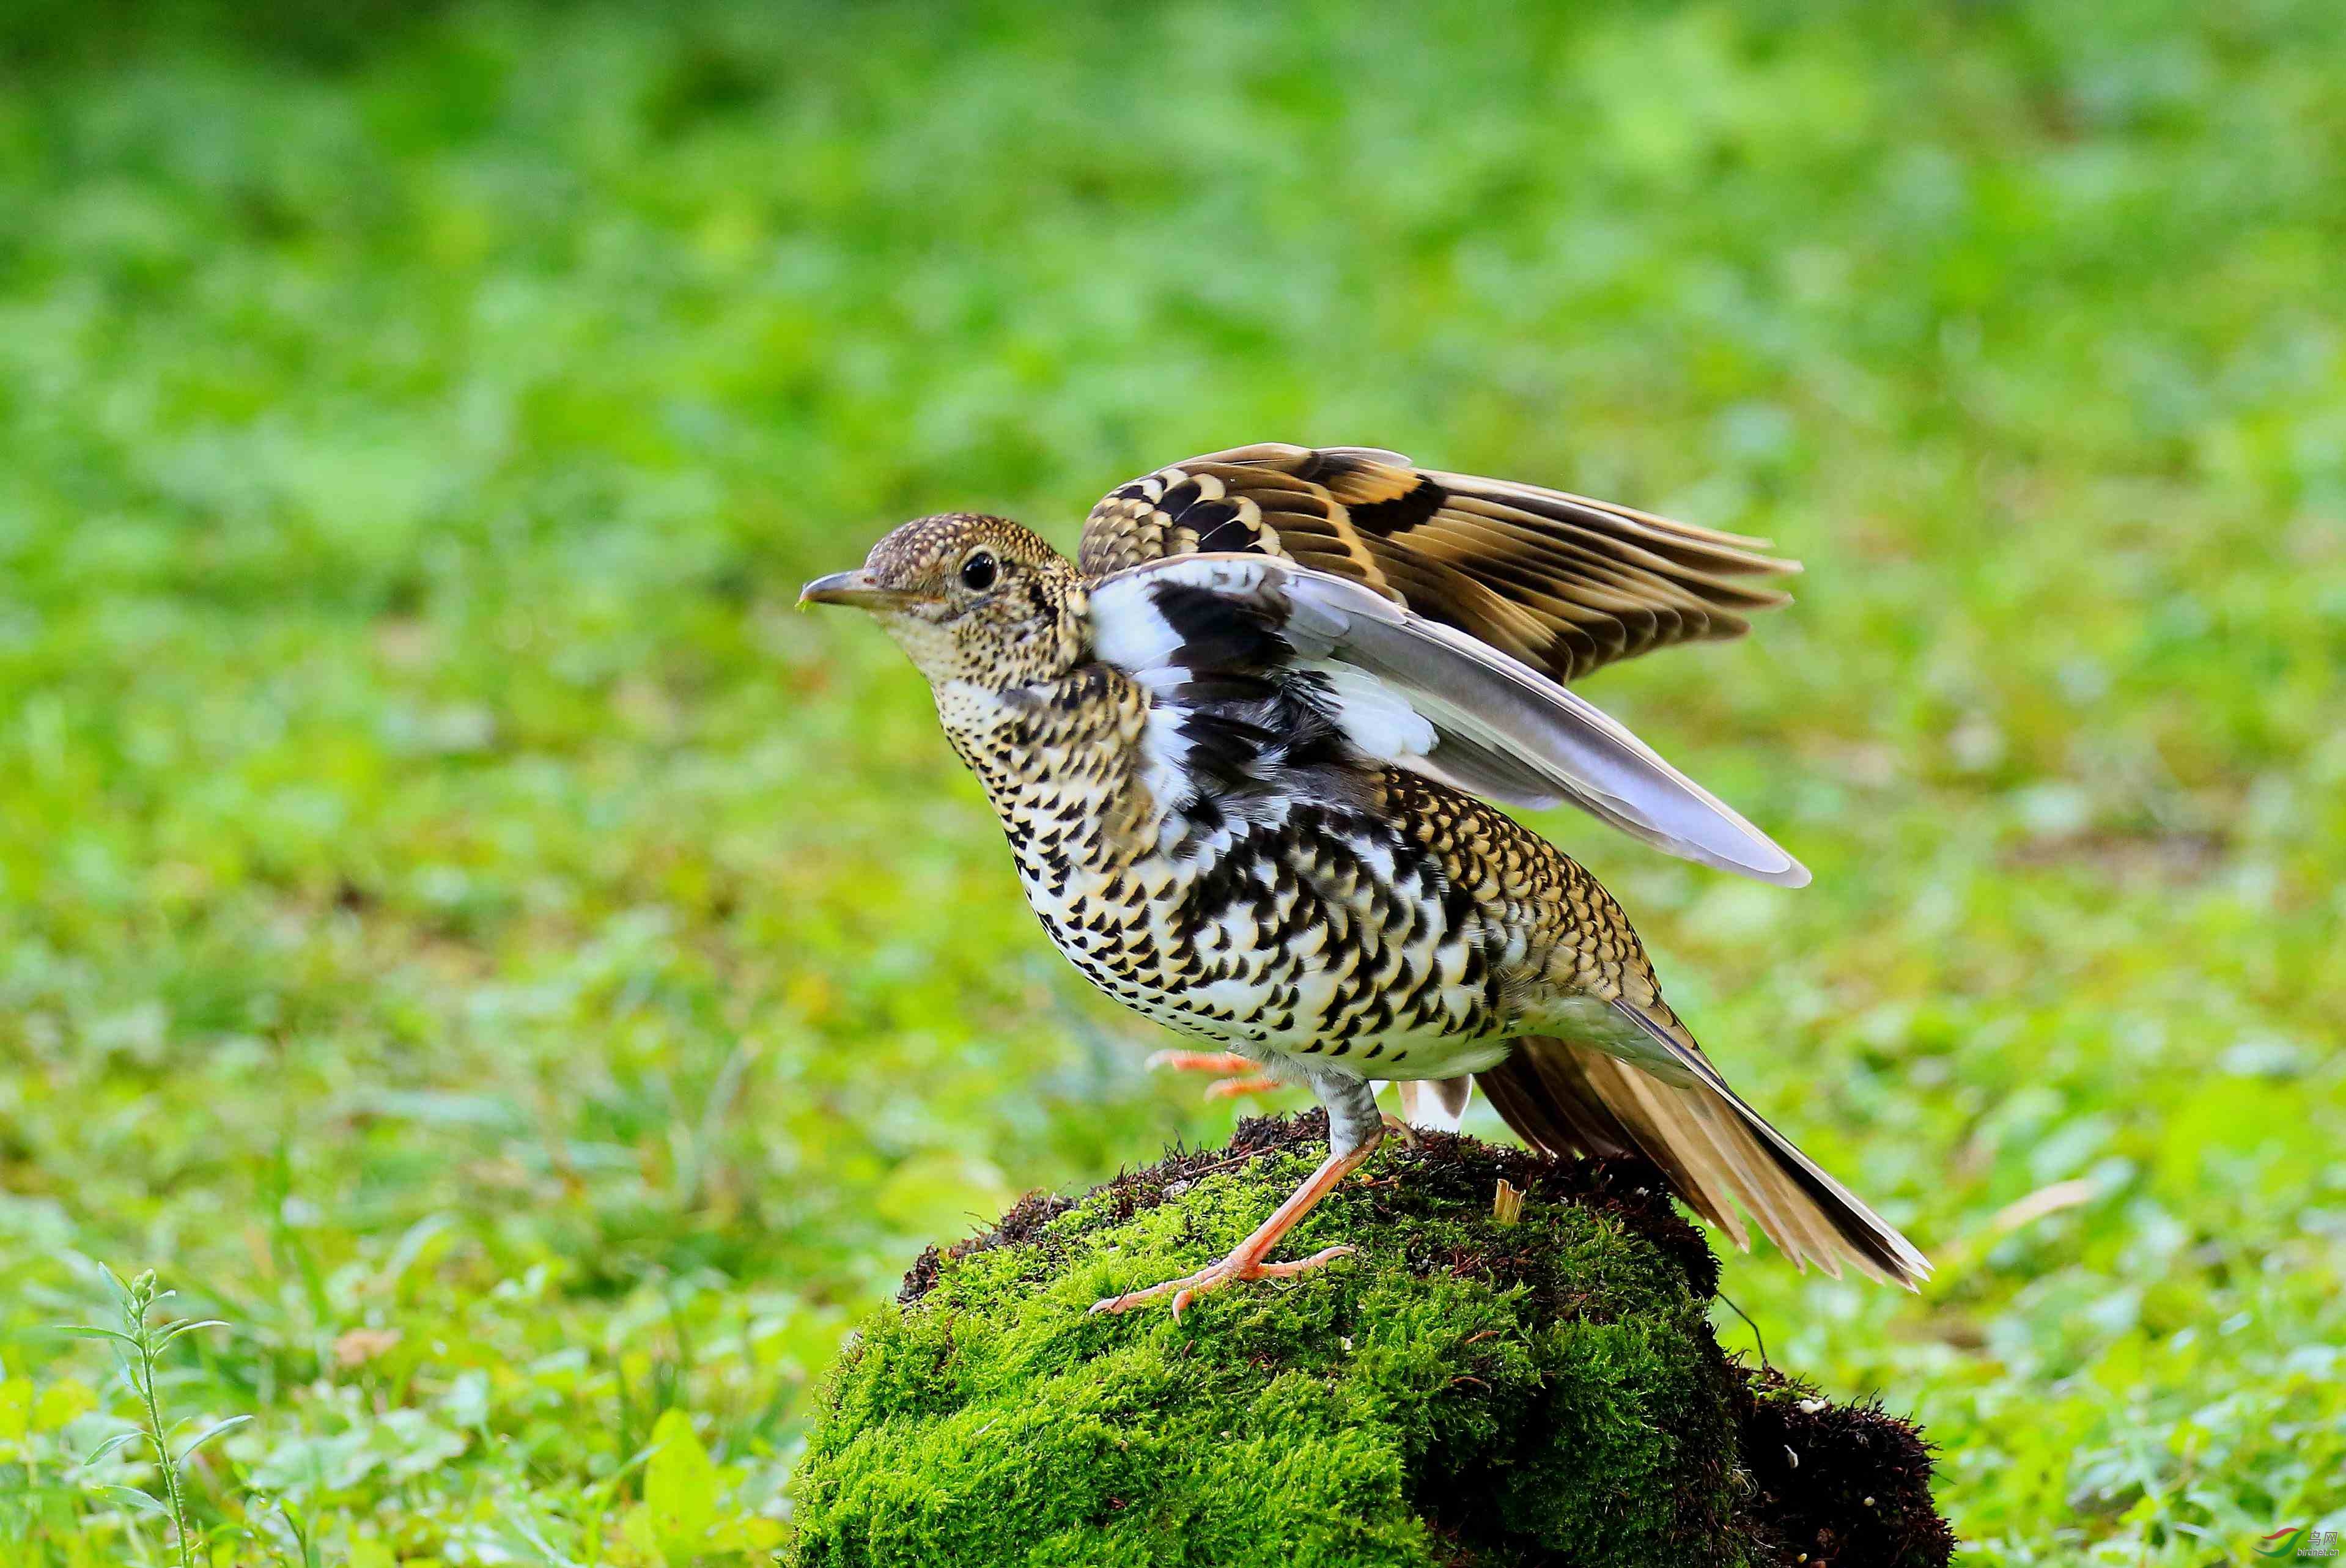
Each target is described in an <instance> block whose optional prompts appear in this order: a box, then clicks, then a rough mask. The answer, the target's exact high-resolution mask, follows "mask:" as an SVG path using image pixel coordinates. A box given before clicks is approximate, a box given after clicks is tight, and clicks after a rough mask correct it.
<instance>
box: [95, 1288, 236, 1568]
mask: <svg viewBox="0 0 2346 1568" xmlns="http://www.w3.org/2000/svg"><path fill="white" fill-rule="evenodd" d="M106 1282H107V1284H108V1285H110V1286H111V1287H113V1288H114V1293H115V1298H116V1300H117V1303H118V1305H119V1306H120V1308H121V1312H122V1327H121V1328H119V1329H107V1328H104V1327H101V1326H99V1325H97V1324H95V1323H75V1324H70V1325H67V1326H66V1329H65V1331H66V1333H68V1334H72V1335H76V1336H77V1337H79V1338H81V1339H105V1340H107V1341H108V1342H110V1343H111V1344H112V1345H113V1346H114V1352H115V1355H116V1356H117V1358H118V1359H119V1360H120V1361H121V1365H122V1378H123V1381H124V1382H125V1384H127V1385H128V1388H129V1390H130V1393H131V1396H132V1397H133V1399H134V1400H136V1401H137V1402H138V1424H137V1425H134V1426H133V1427H132V1428H131V1429H130V1430H129V1431H126V1432H117V1433H116V1434H115V1435H114V1436H112V1437H110V1438H108V1439H107V1440H106V1441H104V1442H102V1443H100V1444H98V1445H97V1449H96V1450H95V1451H93V1452H92V1453H91V1454H90V1456H89V1458H87V1460H84V1461H82V1465H83V1468H84V1469H88V1468H90V1467H92V1466H95V1465H96V1464H97V1463H98V1461H101V1460H104V1459H105V1458H107V1456H108V1455H110V1454H112V1453H114V1452H115V1451H117V1450H119V1449H123V1448H126V1447H128V1445H130V1444H132V1443H134V1442H138V1441H142V1440H143V1441H145V1442H146V1443H147V1445H148V1447H149V1448H151V1449H152V1450H153V1451H154V1452H155V1464H156V1468H158V1470H160V1471H162V1472H163V1495H162V1496H161V1497H159V1498H158V1497H157V1496H156V1495H155V1494H154V1493H153V1492H148V1491H147V1490H145V1489H144V1488H142V1487H136V1486H128V1485H124V1484H120V1483H109V1484H107V1485H103V1486H99V1487H97V1488H95V1489H94V1490H95V1491H97V1492H98V1493H99V1494H100V1495H102V1496H105V1497H107V1498H110V1499H113V1500H115V1501H117V1502H126V1503H128V1504H129V1505H130V1506H132V1507H133V1508H136V1509H138V1510H140V1511H141V1512H148V1513H156V1514H160V1515H162V1516H163V1517H165V1518H167V1519H168V1520H169V1521H170V1522H171V1530H172V1533H173V1535H174V1537H175V1539H176V1541H177V1543H178V1546H179V1568H194V1563H195V1555H194V1537H193V1534H192V1532H191V1531H190V1527H189V1522H188V1499H187V1492H186V1489H185V1488H184V1487H182V1486H181V1485H180V1484H179V1472H180V1471H181V1470H182V1469H183V1468H184V1467H185V1466H186V1464H187V1462H188V1461H189V1459H190V1458H191V1457H193V1456H194V1454H195V1452H196V1451H197V1450H199V1449H200V1448H202V1447H203V1446H204V1445H205V1444H206V1443H208V1442H209V1441H212V1440H213V1439H214V1438H217V1437H219V1436H220V1435H221V1434H222V1433H223V1432H227V1431H231V1430H233V1429H235V1428H237V1427H239V1426H241V1425H243V1424H244V1423H245V1422H246V1421H249V1420H251V1419H252V1418H251V1417H250V1416H249V1415H246V1416H230V1417H228V1418H227V1419H226V1420H217V1421H214V1422H213V1423H212V1424H211V1425H209V1426H208V1427H206V1428H205V1429H204V1430H203V1431H199V1432H198V1433H197V1434H196V1435H195V1436H194V1437H192V1438H190V1439H189V1440H188V1441H187V1442H186V1443H185V1444H184V1445H182V1446H181V1447H180V1449H179V1451H178V1452H176V1453H174V1452H173V1451H172V1450H171V1428H170V1427H167V1426H165V1425H164V1423H163V1411H162V1407H161V1404H160V1402H159V1401H158V1400H157V1399H156V1396H155V1369H156V1366H157V1364H158V1362H159V1360H160V1359H161V1357H162V1354H163V1351H164V1350H165V1349H167V1348H168V1347H169V1345H170V1344H171V1342H172V1341H173V1340H175V1339H179V1337H180V1336H181V1335H182V1334H192V1333H194V1332H195V1331H196V1330H197V1329H224V1328H226V1327H228V1325H227V1324H225V1323H223V1322H221V1321H220V1320H219V1319H217V1318H206V1319H189V1320H188V1321H185V1322H179V1323H173V1324H171V1325H170V1326H169V1327H168V1328H159V1329H158V1328H157V1327H156V1326H155V1325H154V1324H152V1323H150V1322H149V1321H148V1316H149V1315H150V1314H151V1313H152V1312H153V1311H154V1309H155V1308H158V1307H159V1306H161V1305H162V1304H163V1303H164V1302H166V1301H168V1300H169V1299H170V1298H171V1297H172V1296H173V1295H174V1294H175V1292H172V1291H169V1290H158V1289H156V1288H155V1271H154V1270H153V1269H151V1268H150V1269H148V1270H147V1271H146V1272H145V1273H143V1274H141V1275H139V1276H138V1278H136V1279H133V1280H132V1281H131V1282H130V1283H129V1284H128V1285H125V1284H123V1283H122V1281H121V1279H120V1278H117V1276H116V1274H115V1272H114V1271H113V1270H112V1269H110V1268H109V1269H107V1270H106ZM176 1424H177V1423H176V1422H175V1423H173V1425H176Z"/></svg>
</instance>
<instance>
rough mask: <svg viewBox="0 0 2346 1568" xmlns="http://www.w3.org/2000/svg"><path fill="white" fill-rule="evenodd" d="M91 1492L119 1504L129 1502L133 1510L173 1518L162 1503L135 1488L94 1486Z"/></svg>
mask: <svg viewBox="0 0 2346 1568" xmlns="http://www.w3.org/2000/svg"><path fill="white" fill-rule="evenodd" d="M90 1491H92V1492H95V1493H97V1495H98V1496H100V1497H107V1498H112V1499H114V1500H115V1501H116V1502H127V1503H128V1504H130V1506H131V1507H133V1508H143V1509H145V1510H146V1511H147V1512H149V1513H159V1514H161V1515H162V1516H163V1517H164V1518H166V1519H168V1518H170V1517H171V1511H170V1510H169V1509H168V1508H166V1507H164V1506H163V1505H162V1503H160V1502H158V1501H156V1500H155V1499H154V1498H153V1497H151V1496H149V1495H148V1493H146V1492H141V1491H139V1490H138V1488H137V1487H135V1486H94V1487H92V1488H90Z"/></svg>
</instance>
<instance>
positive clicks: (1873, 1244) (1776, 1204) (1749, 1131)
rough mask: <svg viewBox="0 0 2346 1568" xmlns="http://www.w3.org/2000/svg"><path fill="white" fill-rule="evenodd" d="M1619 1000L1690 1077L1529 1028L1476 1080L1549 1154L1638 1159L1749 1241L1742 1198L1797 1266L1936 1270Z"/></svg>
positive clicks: (1659, 1025) (1877, 1274)
mask: <svg viewBox="0 0 2346 1568" xmlns="http://www.w3.org/2000/svg"><path fill="white" fill-rule="evenodd" d="M1616 1006H1617V1008H1618V1009H1619V1011H1621V1012H1622V1013H1624V1014H1626V1015H1627V1016H1629V1017H1631V1018H1633V1019H1635V1020H1637V1023H1639V1024H1641V1025H1642V1026H1643V1027H1644V1028H1645V1029H1646V1031H1647V1033H1650V1034H1652V1035H1653V1036H1654V1037H1655V1038H1656V1039H1658V1040H1659V1041H1660V1042H1662V1043H1663V1044H1666V1045H1667V1046H1668V1047H1669V1049H1670V1051H1671V1054H1673V1055H1675V1056H1677V1057H1678V1059H1679V1060H1680V1061H1681V1062H1682V1063H1683V1064H1684V1065H1685V1066H1686V1067H1687V1068H1688V1074H1689V1076H1690V1081H1689V1082H1688V1083H1686V1084H1671V1083H1666V1082H1664V1081H1663V1080H1662V1079H1660V1078H1658V1077H1656V1076H1654V1075H1653V1074H1650V1073H1647V1071H1645V1070H1644V1069H1643V1068H1640V1067H1637V1066H1634V1065H1632V1064H1629V1063H1627V1062H1625V1061H1622V1060H1621V1059H1620V1058H1618V1057H1616V1056H1613V1055H1609V1054H1607V1053H1606V1052H1604V1051H1602V1050H1600V1049H1598V1048H1596V1046H1593V1045H1582V1044H1575V1043H1573V1042H1570V1041H1566V1040H1558V1039H1555V1038H1552V1037H1550V1036H1547V1035H1537V1034H1535V1035H1525V1036H1524V1037H1523V1038H1521V1039H1519V1040H1517V1041H1516V1043H1515V1051H1514V1053H1513V1054H1510V1055H1509V1056H1508V1058H1507V1059H1506V1060H1505V1062H1502V1063H1501V1064H1498V1065H1497V1066H1495V1067H1493V1068H1489V1069H1486V1070H1485V1071H1484V1072H1482V1073H1480V1074H1476V1075H1475V1082H1476V1083H1477V1084H1481V1085H1482V1087H1483V1091H1484V1094H1486V1095H1489V1096H1490V1100H1491V1104H1492V1105H1493V1107H1494V1109H1496V1110H1497V1111H1498V1113H1499V1115H1501V1116H1502V1117H1503V1118H1505V1121H1506V1123H1507V1125H1509V1126H1511V1127H1513V1128H1514V1129H1515V1132H1516V1133H1517V1134H1518V1135H1521V1136H1522V1137H1523V1138H1524V1139H1525V1141H1526V1142H1528V1143H1530V1144H1531V1145H1534V1146H1535V1147H1536V1148H1539V1149H1542V1150H1545V1152H1547V1153H1550V1154H1558V1155H1564V1154H1574V1153H1586V1154H1592V1155H1639V1156H1644V1157H1645V1158H1646V1159H1647V1160H1650V1161H1652V1162H1653V1163H1654V1164H1655V1165H1656V1166H1659V1167H1660V1168H1661V1171H1662V1174H1663V1175H1664V1176H1668V1178H1669V1182H1670V1186H1671V1187H1672V1188H1673V1189H1674V1190H1675V1191H1676V1192H1677V1194H1678V1196H1679V1197H1680V1198H1681V1199H1682V1200H1684V1201H1685V1203H1686V1204H1687V1206H1688V1207H1690V1208H1692V1209H1694V1210H1695V1212H1697V1213H1698V1214H1700V1215H1701V1216H1702V1217H1704V1218H1706V1219H1708V1220H1709V1221H1711V1222H1712V1223H1713V1224H1715V1225H1717V1226H1718V1227H1719V1228H1720V1229H1721V1230H1724V1231H1725V1232H1726V1233H1727V1234H1728V1235H1729V1236H1730V1237H1733V1238H1734V1239H1735V1243H1736V1245H1737V1246H1738V1247H1744V1248H1746V1249H1749V1247H1750V1245H1751V1243H1750V1236H1749V1232H1748V1231H1747V1230H1746V1229H1745V1227H1744V1223H1743V1218H1742V1216H1741V1215H1740V1214H1739V1213H1738V1212H1737V1209H1738V1207H1741V1208H1743V1209H1745V1210H1748V1211H1749V1213H1750V1216H1751V1217H1752V1219H1753V1220H1754V1221H1756V1222H1757V1223H1758V1225H1759V1227H1760V1231H1761V1233H1762V1234H1763V1235H1765V1236H1766V1237H1768V1238H1769V1239H1770V1240H1771V1241H1773V1242H1774V1243H1775V1244H1776V1245H1777V1247H1780V1248H1781V1249H1782V1250H1783V1252H1784V1254H1785V1256H1787V1257H1790V1258H1791V1259H1792V1261H1793V1262H1794V1263H1796V1264H1799V1265H1801V1266H1802V1267H1805V1266H1807V1265H1808V1264H1810V1263H1814V1264H1816V1265H1817V1266H1818V1267H1820V1268H1822V1269H1824V1271H1825V1272H1826V1273H1828V1274H1830V1275H1831V1276H1833V1277H1834V1278H1840V1277H1841V1266H1842V1265H1843V1264H1844V1263H1847V1264H1850V1265H1852V1266H1854V1267H1855V1268H1858V1269H1859V1270H1860V1271H1862V1272H1863V1273H1865V1274H1867V1275H1870V1276H1871V1277H1872V1278H1876V1279H1879V1280H1882V1282H1883V1283H1885V1284H1892V1285H1902V1286H1905V1287H1906V1288H1908V1289H1910V1290H1911V1289H1914V1288H1918V1287H1919V1285H1920V1283H1921V1281H1923V1279H1925V1278H1929V1276H1930V1272H1931V1266H1930V1263H1929V1262H1928V1261H1927V1260H1926V1259H1925V1258H1924V1257H1923V1255H1922V1254H1921V1253H1920V1252H1918V1251H1916V1250H1915V1249H1914V1247H1913V1244H1912V1243H1911V1242H1909V1241H1908V1240H1907V1239H1906V1238H1905V1237H1902V1236H1901V1235H1899V1234H1898V1232H1897V1231H1896V1230H1894V1229H1892V1227H1890V1226H1888V1225H1886V1224H1884V1223H1883V1222H1882V1220H1881V1219H1880V1218H1879V1217H1876V1216H1875V1215H1874V1213H1873V1211H1872V1209H1870V1208H1868V1207H1866V1206H1865V1205H1864V1204H1863V1203H1862V1202H1860V1201H1859V1200H1858V1199H1857V1197H1856V1196H1853V1195H1852V1194H1851V1192H1850V1191H1849V1189H1848V1188H1846V1187H1844V1186H1841V1184H1840V1183H1839V1182H1837V1181H1835V1180H1833V1178H1832V1177H1831V1176H1827V1175H1826V1174H1825V1173H1824V1172H1823V1171H1822V1170H1821V1169H1820V1168H1819V1167H1818V1166H1817V1165H1816V1163H1815V1162H1814V1161H1812V1160H1811V1159H1810V1158H1809V1157H1808V1156H1806V1155H1803V1154H1802V1153H1800V1150H1799V1149H1798V1148H1797V1147H1795V1146H1794V1145H1793V1144H1792V1142H1791V1140H1790V1139H1789V1138H1787V1137H1785V1136H1784V1135H1782V1134H1781V1133H1779V1132H1778V1131H1777V1130H1776V1129H1775V1128H1773V1127H1771V1126H1770V1125H1768V1123H1767V1122H1766V1120H1765V1119H1763V1118H1762V1117H1761V1116H1760V1114H1759V1113H1758V1112H1757V1111H1754V1110H1753V1109H1752V1108H1751V1107H1750V1106H1749V1105H1745V1104H1744V1103H1743V1101H1742V1099H1741V1098H1740V1097H1739V1096H1738V1095H1736V1093H1735V1092H1734V1091H1733V1090H1732V1089H1729V1087H1728V1086H1727V1084H1726V1081H1725V1080H1724V1079H1722V1078H1720V1077H1719V1071H1718V1069H1717V1068H1715V1067H1713V1066H1712V1065H1711V1064H1710V1063H1709V1060H1708V1059H1707V1058H1706V1057H1704V1056H1703V1054H1702V1053H1701V1052H1700V1051H1698V1050H1697V1049H1696V1048H1695V1045H1694V1042H1693V1041H1692V1040H1691V1039H1690V1038H1688V1037H1687V1036H1686V1033H1685V1032H1684V1030H1683V1029H1682V1028H1679V1027H1678V1026H1677V1024H1676V1021H1675V1020H1669V1021H1668V1022H1665V1021H1664V1020H1663V1019H1662V1018H1658V1017H1656V1016H1654V1015H1653V1014H1651V1013H1646V1012H1645V1011H1644V1010H1642V1009H1638V1008H1635V1007H1632V1006H1630V1005H1628V1004H1627V1003H1616Z"/></svg>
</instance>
